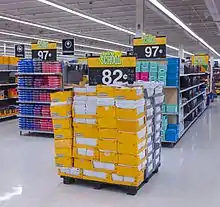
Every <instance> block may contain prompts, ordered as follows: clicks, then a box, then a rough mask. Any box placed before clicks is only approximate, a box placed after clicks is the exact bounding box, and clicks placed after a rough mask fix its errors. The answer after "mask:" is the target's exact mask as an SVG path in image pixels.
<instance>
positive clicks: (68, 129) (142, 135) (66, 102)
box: [51, 82, 164, 194]
mask: <svg viewBox="0 0 220 207" xmlns="http://www.w3.org/2000/svg"><path fill="white" fill-rule="evenodd" d="M71 96H72V94H71V93H70V92H59V93H52V94H51V99H52V102H53V99H54V100H56V103H55V105H54V106H53V108H52V105H51V114H54V115H56V117H59V119H55V118H54V119H53V127H54V139H55V162H56V165H57V167H58V174H59V175H60V176H61V177H62V178H63V179H64V183H69V182H70V181H73V180H74V179H76V180H77V179H83V180H90V181H96V182H99V184H100V185H103V184H104V183H109V184H116V185H120V186H129V187H130V188H129V192H128V193H130V194H136V193H137V191H138V189H139V187H140V186H141V185H142V184H143V183H144V182H145V181H147V179H149V178H150V177H151V176H152V174H153V173H155V172H157V171H158V168H159V166H160V154H161V143H160V140H161V137H160V131H161V122H162V115H161V106H162V103H163V99H164V95H163V87H162V86H161V85H160V84H157V83H144V82H143V83H141V82H137V83H135V84H134V85H129V86H120V87H119V86H118V87H116V86H111V85H109V86H104V85H97V86H85V87H74V96H73V97H71ZM70 97H71V99H72V100H73V103H72V105H71V102H70ZM71 112H72V119H71V118H69V117H68V116H69V115H70V113H71ZM62 117H65V118H62Z"/></svg>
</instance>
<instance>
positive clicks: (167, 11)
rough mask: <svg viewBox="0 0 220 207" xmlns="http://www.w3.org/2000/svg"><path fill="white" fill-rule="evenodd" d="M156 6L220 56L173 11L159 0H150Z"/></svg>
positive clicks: (216, 53)
mask: <svg viewBox="0 0 220 207" xmlns="http://www.w3.org/2000/svg"><path fill="white" fill-rule="evenodd" d="M148 1H149V2H150V3H152V4H153V5H154V6H155V7H157V8H158V9H159V10H161V11H162V12H163V13H164V14H166V15H167V16H168V17H169V18H171V19H172V20H173V21H174V22H176V23H177V24H178V25H179V26H181V27H182V28H183V29H184V30H185V31H187V32H188V33H189V34H190V35H191V36H192V37H194V38H195V39H197V40H199V41H200V42H201V43H202V44H203V45H204V46H205V47H207V48H208V49H209V50H210V51H212V52H213V53H214V54H215V55H217V56H219V57H220V54H219V53H218V52H217V51H216V50H215V49H214V48H213V47H211V46H210V45H209V44H208V43H207V42H205V41H204V40H203V39H202V38H201V37H199V36H198V35H197V34H196V33H195V32H193V31H192V30H191V29H190V28H189V27H188V26H186V24H184V23H183V22H182V21H181V20H180V19H179V18H178V17H176V16H175V15H174V14H173V13H172V12H170V11H169V10H168V9H167V8H165V7H164V6H163V5H162V4H161V3H159V2H158V1H157V0H148Z"/></svg>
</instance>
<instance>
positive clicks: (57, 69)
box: [42, 62, 62, 73]
mask: <svg viewBox="0 0 220 207" xmlns="http://www.w3.org/2000/svg"><path fill="white" fill-rule="evenodd" d="M42 72H43V73H61V72H62V65H61V63H59V62H43V63H42Z"/></svg>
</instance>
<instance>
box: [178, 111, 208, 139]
mask: <svg viewBox="0 0 220 207" xmlns="http://www.w3.org/2000/svg"><path fill="white" fill-rule="evenodd" d="M205 110H206V109H205ZM205 110H203V111H201V112H200V113H199V114H198V115H197V116H196V117H195V118H194V119H193V120H192V122H191V123H190V124H189V125H188V126H187V127H186V128H185V129H184V130H183V132H182V133H181V135H180V138H181V137H182V136H183V135H184V134H185V133H186V131H187V130H188V129H189V128H190V127H191V126H192V125H193V124H194V123H195V121H196V120H197V119H198V118H199V117H200V116H201V115H202V114H203V112H204V111H205Z"/></svg>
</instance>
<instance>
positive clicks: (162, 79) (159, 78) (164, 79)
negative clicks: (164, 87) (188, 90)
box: [158, 74, 167, 82]
mask: <svg viewBox="0 0 220 207" xmlns="http://www.w3.org/2000/svg"><path fill="white" fill-rule="evenodd" d="M166 80H167V77H166V76H161V75H159V74H158V81H162V82H166Z"/></svg>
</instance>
